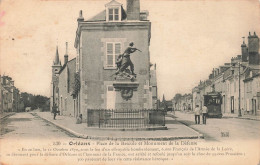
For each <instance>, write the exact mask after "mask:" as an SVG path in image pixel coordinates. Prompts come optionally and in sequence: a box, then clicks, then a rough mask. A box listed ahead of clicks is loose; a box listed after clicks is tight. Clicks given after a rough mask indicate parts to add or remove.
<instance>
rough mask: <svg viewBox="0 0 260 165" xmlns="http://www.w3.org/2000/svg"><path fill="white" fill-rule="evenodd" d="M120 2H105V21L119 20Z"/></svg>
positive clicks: (120, 12) (120, 13)
mask: <svg viewBox="0 0 260 165" xmlns="http://www.w3.org/2000/svg"><path fill="white" fill-rule="evenodd" d="M121 9H122V4H121V3H119V2H116V1H115V0H112V1H111V2H109V3H108V4H106V21H107V22H117V21H121V18H122V16H121V15H122V11H121Z"/></svg>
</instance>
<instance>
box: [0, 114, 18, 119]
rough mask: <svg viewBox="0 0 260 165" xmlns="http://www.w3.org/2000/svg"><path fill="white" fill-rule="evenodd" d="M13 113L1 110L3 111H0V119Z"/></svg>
mask: <svg viewBox="0 0 260 165" xmlns="http://www.w3.org/2000/svg"><path fill="white" fill-rule="evenodd" d="M13 114H15V112H3V113H0V119H3V118H6V117H8V116H11V115H13Z"/></svg>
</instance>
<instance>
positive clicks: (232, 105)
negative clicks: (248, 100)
mask: <svg viewBox="0 0 260 165" xmlns="http://www.w3.org/2000/svg"><path fill="white" fill-rule="evenodd" d="M230 109H231V113H234V96H231V108H230Z"/></svg>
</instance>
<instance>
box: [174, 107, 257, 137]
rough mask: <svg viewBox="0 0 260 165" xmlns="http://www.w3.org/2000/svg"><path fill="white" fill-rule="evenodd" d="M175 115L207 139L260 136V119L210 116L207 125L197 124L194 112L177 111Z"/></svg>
mask: <svg viewBox="0 0 260 165" xmlns="http://www.w3.org/2000/svg"><path fill="white" fill-rule="evenodd" d="M175 116H176V117H177V120H178V121H180V122H182V123H184V124H185V125H187V126H189V127H191V128H193V129H195V130H197V131H198V132H200V133H202V134H204V137H205V140H206V141H230V140H232V141H234V140H257V139H259V138H260V121H256V120H248V119H238V118H221V119H218V118H209V119H208V120H207V125H203V124H200V125H195V123H194V115H193V114H188V113H182V112H178V111H177V112H176V113H175ZM201 123H202V121H201Z"/></svg>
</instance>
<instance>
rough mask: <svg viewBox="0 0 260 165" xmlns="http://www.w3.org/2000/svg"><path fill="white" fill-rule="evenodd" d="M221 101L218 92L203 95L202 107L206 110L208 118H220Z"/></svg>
mask: <svg viewBox="0 0 260 165" xmlns="http://www.w3.org/2000/svg"><path fill="white" fill-rule="evenodd" d="M221 100H222V96H221V94H220V93H218V92H211V93H208V94H207V95H204V105H205V106H206V107H207V108H208V117H218V118H221V117H222V112H221V104H222V102H221Z"/></svg>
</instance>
